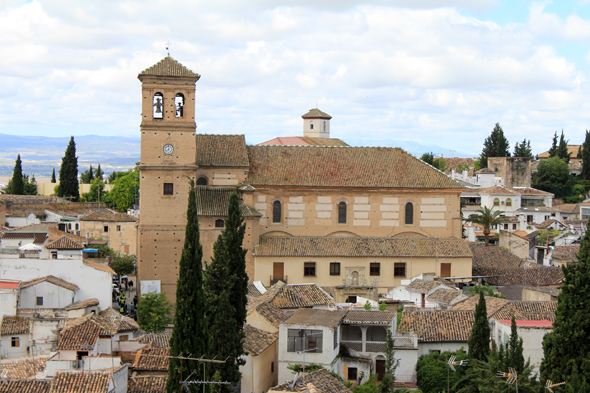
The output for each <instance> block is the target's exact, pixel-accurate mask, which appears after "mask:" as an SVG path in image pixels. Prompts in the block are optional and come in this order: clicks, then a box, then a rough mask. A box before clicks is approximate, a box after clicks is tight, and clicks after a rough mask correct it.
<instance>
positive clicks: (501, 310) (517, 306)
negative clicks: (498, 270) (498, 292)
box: [451, 296, 557, 321]
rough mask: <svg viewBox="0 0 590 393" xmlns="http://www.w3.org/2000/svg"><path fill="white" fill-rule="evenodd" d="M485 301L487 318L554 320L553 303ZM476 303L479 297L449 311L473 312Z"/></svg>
mask: <svg viewBox="0 0 590 393" xmlns="http://www.w3.org/2000/svg"><path fill="white" fill-rule="evenodd" d="M485 299H486V309H487V311H488V318H494V319H511V318H512V315H513V314H514V316H515V317H516V319H518V320H523V321H536V320H542V319H545V320H547V321H554V320H555V310H556V307H557V302H555V301H510V300H506V299H500V298H496V297H490V296H486V297H485ZM478 302H479V296H473V297H471V298H469V299H468V300H466V301H464V302H461V303H459V304H457V305H455V306H453V307H451V310H455V311H472V312H474V311H475V307H476V306H477V303H478Z"/></svg>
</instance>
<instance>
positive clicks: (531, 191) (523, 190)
mask: <svg viewBox="0 0 590 393" xmlns="http://www.w3.org/2000/svg"><path fill="white" fill-rule="evenodd" d="M512 191H515V192H517V193H519V194H520V195H553V194H552V193H550V192H547V191H543V190H538V189H536V188H532V187H514V188H512Z"/></svg>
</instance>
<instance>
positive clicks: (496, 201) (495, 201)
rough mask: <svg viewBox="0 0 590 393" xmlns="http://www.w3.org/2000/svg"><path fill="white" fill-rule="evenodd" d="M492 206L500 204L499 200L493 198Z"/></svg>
mask: <svg viewBox="0 0 590 393" xmlns="http://www.w3.org/2000/svg"><path fill="white" fill-rule="evenodd" d="M494 206H500V200H499V199H498V198H494Z"/></svg>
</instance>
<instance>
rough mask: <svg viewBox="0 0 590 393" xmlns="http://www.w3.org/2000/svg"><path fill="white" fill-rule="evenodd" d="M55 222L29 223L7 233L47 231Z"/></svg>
mask: <svg viewBox="0 0 590 393" xmlns="http://www.w3.org/2000/svg"><path fill="white" fill-rule="evenodd" d="M54 225H55V224H29V225H25V226H22V227H18V228H14V229H11V230H10V232H6V233H45V234H46V233H47V232H48V231H49V228H51V227H52V226H54Z"/></svg>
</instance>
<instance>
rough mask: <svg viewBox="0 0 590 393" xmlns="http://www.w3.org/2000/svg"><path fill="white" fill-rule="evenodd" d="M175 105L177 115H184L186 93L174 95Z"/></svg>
mask: <svg viewBox="0 0 590 393" xmlns="http://www.w3.org/2000/svg"><path fill="white" fill-rule="evenodd" d="M174 106H176V117H182V116H183V115H184V95H183V94H182V93H178V94H177V95H176V97H174Z"/></svg>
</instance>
